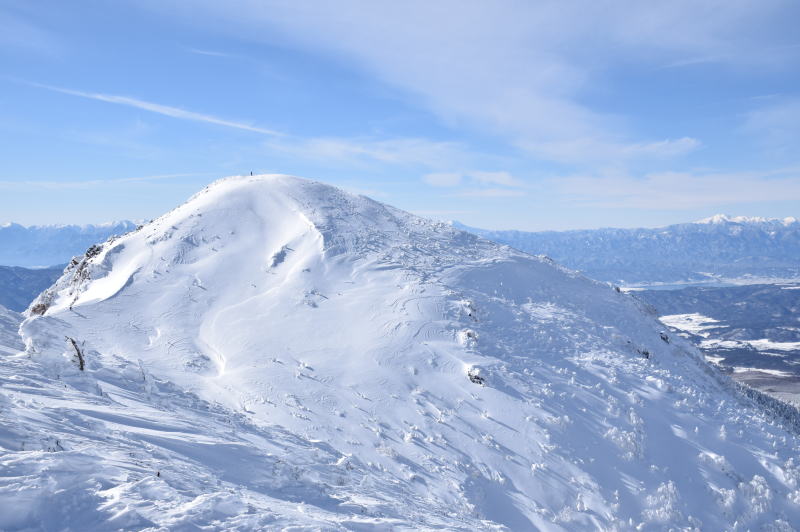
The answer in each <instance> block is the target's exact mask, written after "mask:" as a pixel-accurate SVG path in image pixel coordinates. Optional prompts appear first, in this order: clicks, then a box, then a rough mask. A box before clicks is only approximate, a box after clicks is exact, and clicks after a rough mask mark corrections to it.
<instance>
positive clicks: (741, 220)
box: [695, 214, 797, 225]
mask: <svg viewBox="0 0 800 532" xmlns="http://www.w3.org/2000/svg"><path fill="white" fill-rule="evenodd" d="M769 222H780V223H782V224H783V225H790V224H793V223H796V222H797V219H796V218H794V217H791V216H790V217H787V218H765V217H762V216H728V215H727V214H715V215H714V216H709V217H708V218H703V219H701V220H697V221H696V222H695V223H697V224H725V223H737V224H763V223H769Z"/></svg>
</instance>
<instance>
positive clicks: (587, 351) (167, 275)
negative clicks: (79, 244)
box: [0, 176, 800, 530]
mask: <svg viewBox="0 0 800 532" xmlns="http://www.w3.org/2000/svg"><path fill="white" fill-rule="evenodd" d="M21 331H22V334H23V337H24V340H25V345H26V350H27V356H20V357H16V358H14V359H13V360H11V361H9V362H8V363H7V364H4V365H0V390H5V389H13V390H14V398H13V400H11V399H8V400H6V399H5V398H3V397H0V405H2V406H3V408H0V427H9V428H8V429H4V430H6V432H5V433H2V434H0V436H2V437H0V445H5V443H4V442H15V445H16V444H17V442H19V441H24V442H26V443H25V445H26V446H27V447H26V450H27V449H32V448H35V449H41V450H47V449H52V450H55V451H56V452H54V453H41V452H40V453H29V452H28V453H27V454H26V453H25V452H24V451H20V450H19V445H17V446H16V447H14V448H13V449H10V448H9V449H8V450H7V453H6V454H5V455H4V456H3V455H0V461H2V462H0V466H3V465H6V464H13V471H14V475H15V479H21V480H15V482H17V484H16V485H19V486H22V488H20V489H21V490H23V491H24V492H23V493H22V494H21V495H19V496H17V497H16V499H13V500H12V499H11V498H12V496H10V495H8V493H9V492H8V491H0V498H3V497H5V498H6V500H0V502H8V503H12V502H13V503H16V504H22V503H25V504H32V503H30V501H36V502H35V504H41V505H42V506H44V505H45V504H51V501H53V500H57V497H58V496H59V494H62V493H64V492H65V490H64V486H66V485H70V486H82V487H83V489H82V490H81V491H80V492H79V493H76V495H75V499H70V500H69V504H65V505H63V506H61V507H60V511H61V513H59V519H66V520H68V522H70V523H78V524H76V525H75V526H76V527H80V528H83V529H90V528H120V527H123V528H146V527H153V528H157V527H161V528H173V529H174V528H178V529H179V528H188V527H200V528H202V527H207V528H208V527H216V528H227V529H265V528H266V529H269V528H284V527H291V526H300V527H301V528H303V527H305V528H321V529H366V528H387V529H389V528H396V529H432V528H441V529H447V530H476V529H500V528H503V527H504V528H505V529H509V530H533V529H546V530H574V529H587V528H603V529H614V528H617V529H627V528H637V527H639V528H661V527H664V526H666V524H667V523H668V524H669V525H670V526H672V527H675V528H691V527H696V528H705V529H709V530H712V529H713V530H722V529H728V528H731V527H732V526H733V525H734V523H737V526H741V527H748V528H751V529H758V528H761V527H766V526H773V527H780V526H782V525H783V524H784V523H787V522H797V521H798V519H800V508H798V506H797V504H796V502H797V501H799V500H800V491H798V489H799V487H800V467H798V465H797V464H795V463H794V461H793V460H795V459H796V456H797V454H798V449H800V447H799V446H798V443H797V439H796V437H795V435H794V433H793V432H792V429H790V428H787V427H789V426H790V425H791V423H794V422H796V421H797V420H796V418H794V417H792V413H791V411H788V410H787V411H783V410H781V409H780V405H776V404H774V403H771V402H769V399H768V398H764V397H762V396H760V395H758V394H751V395H750V396H747V395H745V393H743V392H742V391H741V390H739V389H738V388H737V387H736V386H735V385H734V384H733V383H732V382H731V381H729V380H728V379H727V378H726V377H724V376H722V375H721V374H719V373H717V372H716V371H715V370H713V369H712V368H710V367H709V366H707V365H706V364H705V362H704V361H703V360H702V357H701V356H700V355H699V353H698V352H697V351H696V350H694V348H693V347H691V345H689V344H688V343H687V342H685V341H683V339H681V338H672V337H671V336H670V335H667V334H666V333H664V331H663V330H662V329H661V326H660V324H659V323H658V322H657V321H656V320H655V317H654V316H653V315H651V314H649V313H648V312H647V309H646V308H645V307H644V305H642V304H641V303H639V302H638V300H636V299H635V298H633V297H631V296H629V295H626V294H623V293H620V292H619V291H618V290H614V289H613V288H612V287H611V286H608V285H606V284H602V283H597V282H594V281H591V280H589V279H586V278H584V277H582V276H580V275H578V274H576V273H574V272H570V271H568V270H565V269H563V268H560V267H558V266H556V265H554V264H553V263H552V261H549V260H547V259H545V258H537V257H533V256H530V255H526V254H524V253H521V252H518V251H515V250H513V249H511V248H508V247H504V246H500V245H498V244H493V243H490V242H488V241H486V240H483V239H480V238H478V237H476V236H472V235H469V234H467V233H464V232H462V231H458V230H456V229H453V228H452V227H450V226H448V225H447V224H441V223H434V222H430V221H427V220H424V219H422V218H418V217H416V216H413V215H411V214H408V213H405V212H403V211H400V210H397V209H395V208H393V207H390V206H387V205H384V204H381V203H378V202H375V201H373V200H370V199H367V198H364V197H361V196H354V195H351V194H348V193H346V192H343V191H341V190H339V189H336V188H334V187H330V186H327V185H324V184H322V183H318V182H313V181H306V180H302V179H298V178H293V177H288V176H254V177H250V176H247V177H237V178H229V179H225V180H222V181H219V182H217V183H215V184H213V185H211V186H209V187H208V188H206V189H205V190H204V191H202V192H200V193H198V194H197V195H195V196H194V197H193V198H192V199H190V200H189V201H188V202H187V203H185V204H184V205H182V206H180V207H178V208H177V209H175V210H173V211H171V212H170V213H167V214H166V215H164V216H162V217H161V218H158V219H157V220H155V221H153V222H152V223H149V224H147V225H145V226H144V227H142V228H140V229H138V230H136V231H133V232H131V233H129V234H127V235H124V236H122V237H119V238H116V239H114V240H112V241H109V242H107V243H105V244H103V245H102V246H96V247H93V248H91V249H90V250H89V251H88V252H87V254H86V255H85V256H83V257H80V258H78V259H77V260H75V261H73V263H72V264H71V265H70V266H69V267H68V268H67V269H66V270H65V274H64V276H63V277H62V278H61V279H60V280H59V281H58V282H57V283H56V285H55V286H54V287H53V288H52V289H51V290H49V291H48V292H46V293H45V294H43V295H42V296H41V297H40V298H39V300H37V301H36V302H35V304H34V305H33V306H32V307H31V308H30V309H29V312H28V318H27V319H26V321H25V322H24V323H23V324H22V326H21ZM34 397H35V400H34ZM756 401H759V402H762V403H764V404H765V405H767V408H768V410H765V409H764V408H763V407H762V406H760V405H759V404H757V402H756ZM795 414H796V412H795ZM8 467H11V466H10V465H9V466H8ZM0 470H2V469H1V468H0ZM62 471H68V472H69V474H61V472H62ZM43 477H46V478H43ZM30 515H34V514H31V513H25V512H22V513H14V514H13V515H0V528H34V529H36V528H43V525H42V522H41V520H40V521H37V520H36V518H35V517H30ZM120 516H122V517H120ZM59 522H61V521H59Z"/></svg>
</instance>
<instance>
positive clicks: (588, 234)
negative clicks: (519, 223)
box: [454, 215, 800, 285]
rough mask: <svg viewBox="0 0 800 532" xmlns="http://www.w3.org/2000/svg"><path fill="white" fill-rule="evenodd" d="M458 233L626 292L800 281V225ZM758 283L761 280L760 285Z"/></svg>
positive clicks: (750, 222) (714, 223) (766, 222)
mask: <svg viewBox="0 0 800 532" xmlns="http://www.w3.org/2000/svg"><path fill="white" fill-rule="evenodd" d="M454 226H455V227H458V228H460V229H464V230H467V231H470V232H472V233H474V234H477V235H480V236H482V237H484V238H488V239H490V240H494V241H496V242H500V243H503V244H508V245H510V246H513V247H515V248H517V249H519V250H522V251H525V252H527V253H534V254H544V255H548V256H550V257H553V258H554V259H555V260H557V261H558V262H560V263H561V264H564V265H566V266H568V267H570V268H575V269H577V270H580V271H582V272H583V273H585V274H586V275H588V276H589V277H591V278H593V279H600V280H603V281H609V282H614V283H619V284H627V285H659V284H673V283H674V284H681V283H704V282H705V283H709V284H713V283H716V282H719V281H720V280H721V279H728V280H737V281H738V282H752V281H758V282H770V281H769V279H797V278H800V266H799V265H798V264H800V221H798V220H797V219H795V218H784V219H765V218H746V217H741V216H740V217H727V216H723V215H717V216H713V217H711V218H707V219H705V220H700V221H699V222H695V223H686V224H677V225H670V226H667V227H660V228H656V229H588V230H578V231H561V232H557V231H542V232H536V233H530V232H524V231H487V230H484V229H476V228H472V227H467V226H464V225H461V224H459V223H457V222H455V223H454ZM759 280H760V281H759Z"/></svg>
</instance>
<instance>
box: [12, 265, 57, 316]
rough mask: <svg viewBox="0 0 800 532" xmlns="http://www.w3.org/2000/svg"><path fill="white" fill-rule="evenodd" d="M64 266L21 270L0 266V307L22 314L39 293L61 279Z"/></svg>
mask: <svg viewBox="0 0 800 532" xmlns="http://www.w3.org/2000/svg"><path fill="white" fill-rule="evenodd" d="M63 271H64V266H63V265H62V266H56V267H53V268H35V269H34V268H21V267H19V266H0V305H2V306H4V307H6V308H8V309H11V310H14V311H17V312H22V311H23V310H25V309H26V308H28V305H29V304H30V302H31V301H32V300H33V298H34V297H36V296H37V295H39V293H40V292H41V291H42V290H44V289H45V288H48V287H49V286H50V285H52V284H53V283H54V282H55V281H56V279H58V278H59V277H61V273H62V272H63Z"/></svg>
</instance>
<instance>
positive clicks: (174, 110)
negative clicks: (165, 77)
mask: <svg viewBox="0 0 800 532" xmlns="http://www.w3.org/2000/svg"><path fill="white" fill-rule="evenodd" d="M26 83H27V84H28V85H31V86H34V87H39V88H42V89H47V90H49V91H53V92H60V93H61V94H69V95H70V96H78V97H80V98H88V99H90V100H98V101H101V102H106V103H113V104H117V105H125V106H128V107H135V108H137V109H142V110H143V111H149V112H151V113H156V114H160V115H164V116H169V117H172V118H178V119H180V120H191V121H193V122H205V123H208V124H214V125H217V126H223V127H229V128H234V129H242V130H245V131H252V132H254V133H261V134H264V135H270V136H274V137H281V136H284V134H283V133H281V132H279V131H275V130H272V129H266V128H262V127H257V126H253V125H251V124H246V123H244V122H235V121H232V120H225V119H223V118H219V117H216V116H213V115H207V114H203V113H196V112H194V111H187V110H185V109H181V108H179V107H171V106H169V105H162V104H158V103H153V102H148V101H145V100H140V99H137V98H130V97H128V96H118V95H115V94H103V93H99V92H84V91H78V90H73V89H65V88H63V87H54V86H52V85H44V84H41V83H33V82H26Z"/></svg>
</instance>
